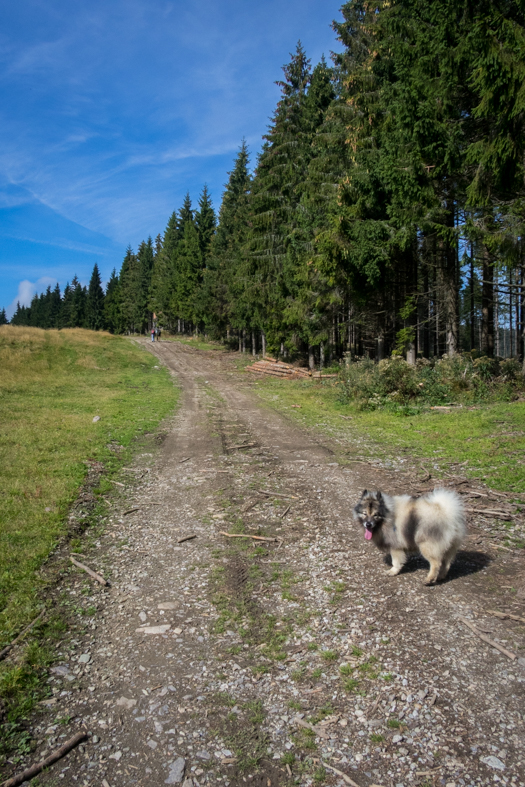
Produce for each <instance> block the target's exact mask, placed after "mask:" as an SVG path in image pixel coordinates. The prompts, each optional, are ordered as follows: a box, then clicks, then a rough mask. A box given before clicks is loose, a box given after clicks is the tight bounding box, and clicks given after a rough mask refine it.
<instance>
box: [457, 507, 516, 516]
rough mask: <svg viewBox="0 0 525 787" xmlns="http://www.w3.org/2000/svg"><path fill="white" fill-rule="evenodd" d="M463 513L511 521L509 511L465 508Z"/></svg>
mask: <svg viewBox="0 0 525 787" xmlns="http://www.w3.org/2000/svg"><path fill="white" fill-rule="evenodd" d="M465 511H468V513H469V514H493V515H494V516H502V517H505V518H506V519H512V514H511V513H510V512H509V511H498V510H497V509H495V508H465Z"/></svg>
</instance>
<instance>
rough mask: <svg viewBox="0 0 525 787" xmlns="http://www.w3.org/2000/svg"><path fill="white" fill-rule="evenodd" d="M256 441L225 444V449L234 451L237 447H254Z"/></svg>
mask: <svg viewBox="0 0 525 787" xmlns="http://www.w3.org/2000/svg"><path fill="white" fill-rule="evenodd" d="M256 447H257V443H242V444H241V445H227V446H226V450H227V451H236V450H237V449H238V448H256Z"/></svg>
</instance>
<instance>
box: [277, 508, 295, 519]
mask: <svg viewBox="0 0 525 787" xmlns="http://www.w3.org/2000/svg"><path fill="white" fill-rule="evenodd" d="M291 507H292V506H288V508H285V509H284V511H283V513H282V514H279V519H284V518H285V516H286V514H287V513H288V511H289V510H290V508H291Z"/></svg>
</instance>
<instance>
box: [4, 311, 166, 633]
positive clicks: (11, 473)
mask: <svg viewBox="0 0 525 787" xmlns="http://www.w3.org/2000/svg"><path fill="white" fill-rule="evenodd" d="M0 368H1V369H2V374H1V377H0V424H1V427H0V463H1V467H2V473H1V476H0V648H1V647H2V646H3V645H5V644H6V643H8V642H9V641H10V640H11V639H12V638H13V636H14V635H15V634H16V633H17V632H18V631H19V630H20V629H21V628H22V627H23V626H24V625H25V624H27V623H28V622H29V621H30V620H31V619H33V618H34V617H35V616H36V614H37V613H38V599H39V592H40V591H41V589H42V587H43V582H44V580H43V578H42V576H41V574H40V572H39V571H38V569H39V567H40V566H41V565H42V562H43V561H44V560H45V559H46V557H47V556H48V555H49V553H50V552H51V551H52V550H53V548H54V547H55V545H56V544H57V542H58V541H59V540H60V538H61V537H62V536H64V534H65V533H66V532H67V518H66V517H67V513H68V509H69V507H70V505H71V503H72V502H73V501H74V500H75V497H76V496H77V494H78V490H79V487H80V486H81V484H82V482H83V479H84V478H85V475H86V471H87V467H88V464H89V463H93V462H102V463H103V465H104V476H103V478H102V481H101V483H100V485H99V489H98V490H95V494H101V493H102V492H107V491H108V490H109V489H110V488H111V486H110V484H109V482H108V480H107V477H108V475H110V474H111V472H112V471H114V470H117V469H118V468H119V467H120V466H121V465H122V460H123V459H125V458H126V455H129V451H130V447H131V446H132V443H133V440H134V439H135V438H136V437H137V436H138V435H140V434H144V433H145V432H147V431H148V430H151V429H153V428H155V427H156V426H157V425H158V424H159V422H160V421H161V419H162V418H163V417H164V416H165V415H166V414H167V413H168V412H170V411H171V410H173V408H174V406H175V404H176V402H177V397H178V391H177V388H176V387H175V386H174V385H173V382H172V380H171V379H170V376H169V374H168V371H167V370H166V369H165V368H164V367H159V366H158V365H157V364H156V361H155V358H154V357H153V356H151V355H149V354H148V353H146V352H144V350H143V349H142V348H141V347H138V346H137V345H136V344H135V343H134V342H133V341H131V340H130V339H126V338H122V337H115V336H111V335H110V334H106V333H96V332H93V331H85V330H81V329H74V330H63V331H56V330H49V331H44V330H41V329H37V328H22V327H15V326H9V325H8V326H3V327H2V328H0ZM95 416H99V418H100V420H97V421H96V422H94V420H93V419H94V417H95Z"/></svg>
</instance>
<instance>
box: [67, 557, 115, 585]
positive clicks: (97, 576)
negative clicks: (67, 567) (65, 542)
mask: <svg viewBox="0 0 525 787" xmlns="http://www.w3.org/2000/svg"><path fill="white" fill-rule="evenodd" d="M69 559H70V560H71V562H72V563H73V564H74V565H75V566H77V567H78V568H81V569H82V571H85V572H86V573H87V574H89V576H90V577H93V579H96V580H97V582H100V584H101V585H104V586H106V587H107V586H108V585H109V582H108V581H107V579H104V577H101V576H100V574H97V573H96V571H92V569H90V568H88V566H85V565H84V563H81V562H80V561H79V560H75V558H74V557H71V555H70V556H69Z"/></svg>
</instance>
